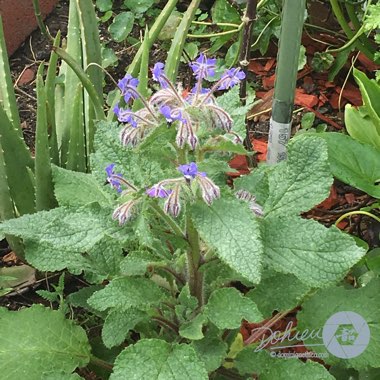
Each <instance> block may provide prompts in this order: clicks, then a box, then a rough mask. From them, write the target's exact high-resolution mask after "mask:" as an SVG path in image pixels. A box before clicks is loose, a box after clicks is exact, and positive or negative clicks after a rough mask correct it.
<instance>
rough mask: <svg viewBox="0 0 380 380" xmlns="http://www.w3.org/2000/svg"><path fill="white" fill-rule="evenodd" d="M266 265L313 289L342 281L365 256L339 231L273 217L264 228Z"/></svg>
mask: <svg viewBox="0 0 380 380" xmlns="http://www.w3.org/2000/svg"><path fill="white" fill-rule="evenodd" d="M263 241H264V252H265V255H264V257H265V262H266V263H267V264H268V266H269V267H270V268H273V269H274V270H276V271H278V272H282V273H292V274H294V275H295V276H297V277H298V278H299V279H300V280H301V281H302V282H303V283H305V284H306V285H308V286H311V287H322V286H326V285H329V284H331V283H334V282H337V281H339V280H341V279H342V278H343V277H344V276H345V274H346V273H347V272H348V270H349V269H350V268H351V267H352V266H353V265H354V264H355V263H357V262H358V261H359V260H360V258H361V257H363V255H364V254H365V250H364V249H363V248H360V247H358V246H357V245H356V244H355V241H354V239H353V238H352V237H351V236H349V235H346V234H343V233H342V232H341V231H340V230H339V229H338V228H336V227H334V226H332V227H330V228H326V227H324V226H323V225H322V224H319V223H318V222H316V221H314V220H307V219H301V218H299V217H296V216H294V217H285V216H283V217H280V216H278V217H269V218H266V219H265V222H264V226H263Z"/></svg>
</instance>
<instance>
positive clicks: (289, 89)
mask: <svg viewBox="0 0 380 380" xmlns="http://www.w3.org/2000/svg"><path fill="white" fill-rule="evenodd" d="M305 7H306V0H301V1H292V0H284V2H283V10H282V25H281V35H280V45H279V51H278V57H277V69H276V83H275V88H274V99H273V106H272V117H271V120H270V129H269V141H268V155H267V163H268V164H275V163H276V162H279V161H282V160H285V159H286V144H287V142H288V141H289V138H290V129H291V121H292V111H293V102H294V90H295V87H296V80H297V69H298V57H299V52H300V47H301V34H302V26H303V21H304V17H305Z"/></svg>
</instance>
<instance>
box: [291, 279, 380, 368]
mask: <svg viewBox="0 0 380 380" xmlns="http://www.w3.org/2000/svg"><path fill="white" fill-rule="evenodd" d="M379 289H380V280H379V279H378V278H376V279H374V280H372V281H371V282H370V283H369V284H367V285H366V286H365V287H363V288H359V289H346V288H344V287H334V288H328V289H323V290H320V291H318V293H316V294H315V295H314V296H313V297H312V298H310V299H309V300H307V301H306V302H305V303H304V304H303V305H302V311H301V312H300V313H299V314H298V318H297V319H298V327H297V328H298V330H299V331H304V330H305V329H309V331H310V330H311V329H314V330H318V329H321V328H323V327H324V326H325V323H326V321H327V320H328V319H329V318H330V317H331V316H333V315H334V314H335V313H338V312H341V311H343V312H354V313H357V314H359V315H360V316H361V317H362V318H363V319H364V320H365V321H366V323H367V324H368V325H369V329H370V340H369V344H368V346H367V347H366V348H365V350H364V351H363V352H362V353H361V354H360V355H358V356H356V357H352V358H349V359H339V358H338V357H336V356H334V355H332V354H330V355H329V356H328V357H327V358H326V359H325V361H326V362H327V363H328V364H339V366H341V367H346V368H355V369H366V368H368V367H374V368H379V367H380V362H379V356H380V325H379V310H380V292H379ZM342 323H344V322H342ZM358 332H359V333H360V331H358ZM334 335H335V334H334ZM320 343H322V342H321V339H318V338H316V339H313V340H308V341H305V344H306V345H308V344H310V349H311V350H313V351H316V352H327V349H326V348H325V346H324V345H323V344H322V345H321V346H311V345H312V344H320Z"/></svg>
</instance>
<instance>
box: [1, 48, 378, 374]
mask: <svg viewBox="0 0 380 380" xmlns="http://www.w3.org/2000/svg"><path fill="white" fill-rule="evenodd" d="M191 68H192V70H193V72H194V75H195V77H196V84H195V86H194V88H193V89H192V90H191V91H190V92H187V91H183V90H182V89H181V88H180V87H178V86H176V85H174V84H173V83H172V82H171V81H169V80H168V78H167V77H166V75H165V73H164V66H163V64H161V63H157V64H156V65H155V67H154V68H153V78H154V79H155V80H156V81H157V82H159V84H160V87H161V88H160V89H159V90H158V91H157V92H156V93H154V94H153V95H152V96H151V97H150V99H144V98H143V97H141V96H140V95H139V93H138V91H137V89H136V88H137V85H138V83H137V80H136V79H135V78H133V77H131V76H129V75H127V76H126V77H125V78H123V79H122V80H121V81H120V82H119V88H120V90H121V91H122V95H123V98H124V100H123V102H124V103H125V105H118V106H116V107H115V113H116V114H117V117H118V119H119V121H120V122H121V123H123V125H122V126H121V127H120V125H119V124H118V123H105V122H100V123H98V127H97V132H96V136H95V153H94V154H93V156H92V168H93V173H92V174H84V173H74V172H71V171H68V170H65V169H62V168H55V169H54V170H53V177H54V183H55V195H56V198H57V200H58V202H59V206H60V207H58V208H56V209H54V210H51V211H43V212H39V213H37V214H34V215H26V216H23V217H21V218H19V219H17V220H10V221H7V222H5V223H3V224H2V225H1V226H0V231H1V232H4V233H7V234H13V235H16V236H20V237H22V238H23V241H24V244H25V252H26V258H27V260H28V261H29V262H30V263H31V264H32V265H34V266H35V267H37V268H38V269H40V270H43V271H54V270H62V269H65V268H67V269H68V270H69V271H70V272H71V273H74V274H79V273H82V272H83V273H84V278H85V279H86V281H88V282H89V283H91V284H92V285H91V286H89V287H87V288H84V289H81V290H79V291H78V292H76V293H74V294H72V295H70V296H69V298H68V299H67V300H66V302H69V303H70V304H71V306H74V307H75V306H81V307H82V308H85V309H87V310H88V312H89V313H95V315H96V316H97V317H98V318H101V319H104V322H102V323H104V325H103V328H102V340H103V343H104V345H105V346H106V347H108V348H114V347H115V348H116V347H117V346H120V345H122V347H125V345H127V347H126V348H124V349H122V348H119V349H116V351H112V352H113V355H114V356H113V358H110V356H108V359H107V360H108V363H107V362H105V361H104V360H105V357H101V358H98V357H95V356H94V355H93V354H91V349H90V346H89V342H88V339H87V338H86V336H85V334H84V331H83V329H82V328H80V327H78V326H74V325H73V323H72V322H71V321H68V320H64V318H63V316H62V312H63V310H65V308H61V309H60V310H61V311H51V310H49V309H45V308H43V307H41V306H39V305H38V306H34V307H32V308H31V309H26V310H21V311H19V312H17V313H13V312H9V311H6V310H3V309H0V311H1V314H0V317H1V318H2V320H3V322H4V324H8V323H9V326H11V323H16V322H14V321H16V320H17V323H20V326H26V327H27V328H28V331H27V332H25V333H24V334H23V332H22V331H21V330H22V329H19V330H18V331H20V334H17V336H16V335H15V334H14V333H12V334H10V335H9V337H8V338H7V336H5V341H4V342H3V343H1V341H0V352H1V355H2V356H3V358H2V359H4V360H1V363H5V364H4V365H5V368H3V369H4V373H6V372H7V371H8V370H9V372H11V369H12V370H13V371H15V368H16V372H12V373H15V376H16V377H17V376H18V373H24V372H25V371H28V373H33V376H34V377H33V376H32V377H31V378H32V379H41V378H45V377H46V376H50V378H52V377H51V376H53V378H54V376H58V374H60V375H62V373H64V374H67V375H69V374H70V373H71V372H72V371H73V370H74V369H75V368H76V367H78V366H85V365H87V364H88V363H89V362H90V361H91V362H92V364H95V365H98V366H99V365H100V366H102V367H105V368H108V369H109V371H110V372H112V374H111V377H110V378H111V379H112V380H117V379H125V378H129V379H138V380H141V379H149V380H151V379H181V380H182V379H191V380H193V379H197V380H198V379H199V380H202V379H208V378H211V379H224V378H227V379H228V378H240V376H249V375H251V374H252V373H257V374H259V375H263V376H264V377H265V378H269V379H272V378H273V379H274V378H276V373H284V374H287V376H289V373H290V372H289V371H291V374H292V375H294V376H297V374H298V375H299V376H301V374H303V373H305V371H307V372H308V373H309V374H310V377H309V378H323V379H325V378H326V379H329V378H331V375H330V374H329V373H328V371H327V369H325V367H323V366H322V365H320V364H318V363H315V362H306V363H305V362H302V361H300V360H294V361H293V362H292V365H291V367H289V369H288V370H287V369H286V368H287V365H285V364H284V363H287V361H286V360H285V361H284V360H281V359H275V358H271V357H270V356H269V355H268V354H267V352H266V351H265V350H264V351H263V352H255V350H252V349H251V348H252V347H256V346H257V343H258V341H259V340H260V337H259V336H250V337H245V339H244V341H243V340H242V335H240V334H239V329H240V326H241V323H242V321H243V320H247V321H249V322H262V321H263V320H264V319H265V318H272V313H273V311H275V310H276V311H278V312H279V313H280V314H278V315H275V318H277V319H279V318H281V317H282V316H285V315H286V314H287V313H289V311H291V310H292V309H293V308H294V307H296V306H297V305H299V304H301V303H302V302H303V299H304V298H305V297H306V295H309V294H310V293H313V292H314V291H315V289H317V288H324V287H329V286H334V285H335V284H336V283H337V282H338V281H340V280H342V279H343V278H344V276H345V275H346V273H347V272H348V270H349V269H350V268H351V267H352V266H353V265H354V264H355V263H356V262H358V261H359V259H360V258H361V257H362V256H363V255H364V250H363V249H362V248H359V247H357V246H356V245H355V242H354V240H353V239H352V238H351V237H349V236H347V235H345V234H343V233H341V232H340V231H339V230H338V229H337V228H335V227H332V228H329V229H328V228H325V227H324V226H323V225H321V224H319V223H318V222H316V221H313V220H307V219H303V218H300V216H299V215H300V213H301V212H304V211H307V210H309V209H310V208H312V207H313V206H314V205H315V204H318V203H319V202H321V201H322V200H323V199H325V198H326V197H327V196H328V194H329V189H330V186H331V183H332V177H331V174H330V170H329V165H328V157H327V148H326V143H325V142H324V140H323V139H321V138H318V137H315V136H312V137H308V138H305V137H302V136H301V137H300V138H297V139H295V140H294V141H293V142H291V144H289V159H288V161H287V162H283V163H281V164H278V165H276V166H265V165H263V166H261V167H259V168H258V169H256V170H255V171H254V172H253V173H252V174H250V175H247V176H245V177H243V178H241V179H239V180H236V181H235V188H234V189H231V188H230V187H229V186H227V185H226V175H225V173H226V172H229V171H231V169H230V168H229V167H228V164H227V163H228V161H229V160H230V158H231V155H232V154H233V153H240V154H247V152H246V151H245V150H244V148H243V146H242V145H241V136H242V135H244V132H245V123H244V121H245V114H246V111H247V109H248V107H250V106H251V104H250V103H251V102H252V100H250V101H248V102H247V103H248V105H247V106H244V107H242V106H241V105H240V100H239V96H238V89H237V86H235V85H236V84H237V83H239V81H240V80H241V79H242V78H243V75H242V73H241V72H240V70H239V69H230V70H227V71H226V72H225V73H224V75H223V76H222V77H221V79H220V80H219V81H218V82H215V84H213V85H212V86H211V88H207V87H205V86H204V83H205V81H206V80H207V78H208V77H210V76H212V75H213V73H214V70H215V61H214V60H212V59H207V58H206V57H205V56H204V55H201V56H200V57H199V58H198V59H197V61H195V62H194V63H192V64H191ZM231 87H232V89H231ZM219 90H228V91H226V92H225V93H224V94H223V95H221V96H220V97H218V98H216V97H215V93H216V91H219ZM133 100H134V102H135V105H133V106H131V105H130V103H131V102H132V101H133ZM138 107H140V108H138ZM105 180H106V183H108V186H104V182H105ZM113 219H114V220H113ZM261 279H262V283H261V284H260V281H261ZM278 282H280V283H281V288H279V287H278V286H277V284H278ZM233 285H238V286H233ZM238 289H240V290H238ZM242 289H244V292H242V291H241V290H242ZM250 289H252V290H250ZM271 289H272V290H271ZM334 289H335V288H334V287H333V288H332V290H329V292H330V294H334ZM262 294H265V297H263V296H262ZM319 312H320V311H317V312H316V313H317V314H318V313H319ZM323 312H325V310H323ZM316 313H312V315H313V316H314V315H315V314H316ZM15 314H16V316H17V317H16V318H15V317H14V315H15ZM308 318H309V317H307V315H306V317H304V319H303V323H304V325H305V326H308V324H310V323H311V322H310V320H309V319H308ZM321 318H322V317H321ZM23 321H27V324H22V323H21V322H23ZM266 323H267V324H268V323H269V325H270V323H274V322H273V319H269V322H266ZM46 325H49V330H48V331H45V330H44V327H45V326H46ZM11 330H12V329H11ZM41 331H44V332H43V333H41ZM62 331H65V334H62ZM131 331H133V333H131ZM256 335H257V334H256ZM57 337H59V338H57ZM50 338H51V339H50ZM15 339H16V340H17V341H16V342H15V344H17V350H15V349H14V347H12V349H10V348H9V347H10V345H9V341H12V342H13V340H15ZM26 339H28V340H26ZM47 340H48V341H49V344H46V343H45V342H46V341H47ZM30 342H33V347H30V344H31V343H30ZM91 343H92V345H93V347H94V349H93V352H101V351H102V350H99V349H98V348H97V347H96V346H95V343H94V342H92V341H91ZM245 346H246V348H244V347H245ZM15 352H16V354H15ZM51 352H59V353H60V355H59V358H58V357H56V356H54V357H52V356H51ZM115 352H116V353H115ZM98 355H100V354H98ZM116 355H117V357H116V359H115V356H116ZM363 355H364V354H363ZM21 357H22V360H20V358H21ZM47 358H50V360H46V359H47ZM369 359H371V357H369ZM42 362H44V363H45V364H44V366H41V365H40V363H42ZM111 362H112V363H111ZM15 363H17V366H16V364H15ZM4 365H3V367H4ZM8 366H9V368H8ZM17 371H19V372H17ZM23 371H24V372H23ZM44 376H45V377H44ZM16 377H13V378H16ZM264 377H263V378H264Z"/></svg>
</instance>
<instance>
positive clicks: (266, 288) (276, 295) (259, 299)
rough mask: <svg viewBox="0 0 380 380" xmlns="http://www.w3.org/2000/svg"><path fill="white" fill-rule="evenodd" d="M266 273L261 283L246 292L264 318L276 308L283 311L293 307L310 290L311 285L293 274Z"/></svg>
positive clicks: (268, 316) (270, 314)
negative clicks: (307, 284)
mask: <svg viewBox="0 0 380 380" xmlns="http://www.w3.org/2000/svg"><path fill="white" fill-rule="evenodd" d="M264 274H266V276H265V277H264V276H263V279H262V280H261V282H260V284H258V285H257V286H256V287H255V288H254V289H253V290H250V291H249V292H248V293H247V294H246V297H248V298H250V299H251V300H252V301H253V302H255V304H256V305H257V307H258V309H259V310H260V311H261V312H262V313H263V315H264V318H270V317H271V316H272V313H273V312H274V311H275V310H277V311H279V312H281V311H286V310H291V309H293V308H294V307H296V306H297V305H299V303H300V301H301V300H302V298H303V297H304V296H305V295H306V294H307V293H308V291H309V290H310V287H308V286H306V285H305V284H303V283H302V282H301V281H300V280H299V279H298V278H297V277H295V276H293V275H291V274H282V273H277V272H274V271H270V272H269V273H265V272H264V273H263V275H264ZM279 284H281V286H279Z"/></svg>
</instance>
